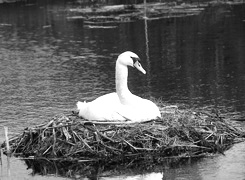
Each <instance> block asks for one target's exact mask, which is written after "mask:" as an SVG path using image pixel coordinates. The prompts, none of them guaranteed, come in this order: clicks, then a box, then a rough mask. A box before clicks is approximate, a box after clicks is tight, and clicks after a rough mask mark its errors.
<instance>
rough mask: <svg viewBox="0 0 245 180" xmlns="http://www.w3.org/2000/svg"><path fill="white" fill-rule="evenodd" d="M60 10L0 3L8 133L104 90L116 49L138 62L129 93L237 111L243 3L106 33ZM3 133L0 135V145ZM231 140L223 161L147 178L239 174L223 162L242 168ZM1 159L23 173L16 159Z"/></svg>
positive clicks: (2, 95)
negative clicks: (142, 71) (142, 69)
mask: <svg viewBox="0 0 245 180" xmlns="http://www.w3.org/2000/svg"><path fill="white" fill-rule="evenodd" d="M69 8H71V5H67V4H65V3H63V2H62V1H59V2H56V3H55V4H36V5H34V6H16V5H9V6H2V5H1V6H0V117H1V119H0V126H8V127H9V129H10V131H11V132H12V134H14V132H17V131H20V130H22V129H23V128H24V127H27V126H33V125H35V124H38V123H41V122H42V121H44V120H46V119H49V118H51V117H52V116H54V115H56V114H59V113H64V112H70V110H71V109H73V108H74V107H75V103H76V101H78V100H88V101H89V100H92V99H94V98H96V97H98V96H100V95H103V94H105V93H108V92H111V91H114V90H115V87H114V80H115V79H114V65H115V60H116V58H117V55H118V54H119V53H121V52H123V51H125V50H131V51H133V52H135V53H137V54H138V55H139V56H140V57H141V59H142V60H144V59H145V61H143V63H142V64H143V66H144V67H145V69H146V70H147V74H146V75H145V76H144V75H141V74H139V73H137V72H136V71H132V70H131V69H130V72H129V73H130V76H129V88H130V89H131V90H132V92H133V93H135V94H137V95H140V96H145V97H154V98H161V99H163V100H164V101H166V102H169V103H171V104H175V103H184V104H189V105H191V106H196V107H200V106H213V107H219V108H223V109H228V110H232V111H238V112H241V113H243V114H244V113H245V111H244V109H245V71H244V69H245V61H244V59H245V7H244V5H237V6H229V7H227V6H221V7H219V8H217V7H213V8H209V9H208V10H207V11H206V12H203V13H201V14H200V15H199V16H189V17H183V18H169V19H159V20H147V21H143V20H142V21H136V22H129V23H117V24H115V28H110V29H90V28H89V27H87V26H85V25H84V23H83V20H81V19H73V20H72V19H67V17H68V16H70V12H69V11H68V9H69ZM146 30H147V31H146ZM146 32H147V33H146ZM146 42H147V43H146ZM3 137H4V135H3V132H2V131H0V142H2V140H3ZM241 146H243V145H240V146H239V145H238V146H235V147H236V148H237V149H236V148H233V149H231V150H230V151H229V152H227V153H228V157H226V156H219V157H218V158H216V157H215V158H213V159H205V160H204V161H200V162H198V163H194V164H190V165H184V166H181V167H178V168H177V167H175V168H170V169H168V170H167V171H164V170H163V171H161V173H160V174H159V173H156V174H155V175H156V176H157V177H158V176H161V175H162V176H164V177H165V175H168V173H169V179H178V178H182V179H196V177H197V175H198V177H200V178H198V179H212V178H213V179H216V177H217V178H220V179H223V176H222V174H224V177H225V176H226V175H227V176H228V174H227V171H222V170H221V169H223V168H225V169H230V170H231V171H234V172H231V174H232V173H235V174H237V176H236V177H238V178H239V177H242V176H243V175H244V170H242V169H239V168H232V167H231V168H230V167H229V164H230V163H231V164H232V165H231V166H233V165H234V166H235V165H236V164H237V165H236V166H237V167H238V166H241V167H242V166H244V164H242V163H243V162H240V160H241V158H243V159H244V153H243V152H242V151H240V150H239V149H241V148H243V147H241ZM236 151H239V154H240V156H239V157H238V156H236V154H237V152H236ZM229 155H230V156H229ZM229 157H232V158H231V159H229ZM11 161H13V163H11V164H13V166H14V167H15V166H18V167H21V168H23V169H24V167H23V164H22V165H19V164H18V163H20V162H19V161H18V160H13V159H12V160H11ZM206 164H207V165H206ZM210 164H212V166H210ZM210 167H213V168H210ZM220 167H222V168H220ZM21 168H20V171H24V170H23V169H21ZM192 169H194V170H192ZM210 171H212V172H213V171H215V172H213V173H212V175H211V174H209V172H210ZM162 172H163V173H162ZM29 173H30V172H29V171H28V172H25V174H29ZM152 175H153V174H152ZM232 175H233V174H232ZM232 175H229V176H230V177H232ZM16 176H17V175H16ZM0 177H1V176H0ZM23 177H27V176H26V175H23ZM120 178H121V177H118V179H120ZM129 178H130V177H129ZM140 178H142V176H140V177H137V176H136V177H135V179H140ZM58 179H59V178H58ZM148 179H149V178H148Z"/></svg>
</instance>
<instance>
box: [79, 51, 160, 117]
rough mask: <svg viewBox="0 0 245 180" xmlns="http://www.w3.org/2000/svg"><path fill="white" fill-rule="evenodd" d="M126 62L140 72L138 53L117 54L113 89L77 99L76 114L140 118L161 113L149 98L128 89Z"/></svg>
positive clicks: (143, 71)
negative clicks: (88, 99)
mask: <svg viewBox="0 0 245 180" xmlns="http://www.w3.org/2000/svg"><path fill="white" fill-rule="evenodd" d="M128 66H130V67H134V68H136V69H137V70H139V71H140V72H142V73H143V74H146V71H145V70H144V69H143V67H142V66H141V64H140V58H139V57H138V55H136V54H135V53H133V52H131V51H126V52H124V53H122V54H120V55H119V56H118V58H117V61H116V73H115V79H116V92H113V93H109V94H105V95H102V96H100V97H98V98H97V99H95V100H93V101H91V102H88V103H87V102H86V101H84V102H80V101H78V102H77V110H78V112H79V113H78V115H79V116H80V117H82V118H84V119H87V120H91V121H93V120H96V121H99V120H103V121H127V122H143V121H148V120H152V119H157V118H160V117H161V114H160V111H159V108H158V107H157V105H156V104H155V103H153V102H152V101H150V100H148V99H143V98H141V97H139V96H136V95H134V94H132V93H131V92H130V91H129V89H128V84H127V80H128Z"/></svg>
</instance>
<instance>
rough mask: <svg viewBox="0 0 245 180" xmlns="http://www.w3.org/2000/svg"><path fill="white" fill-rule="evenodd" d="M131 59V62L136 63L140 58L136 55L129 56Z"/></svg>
mask: <svg viewBox="0 0 245 180" xmlns="http://www.w3.org/2000/svg"><path fill="white" fill-rule="evenodd" d="M131 58H132V59H133V62H134V63H136V62H137V61H138V62H140V58H137V57H131Z"/></svg>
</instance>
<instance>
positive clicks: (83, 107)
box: [77, 101, 87, 116]
mask: <svg viewBox="0 0 245 180" xmlns="http://www.w3.org/2000/svg"><path fill="white" fill-rule="evenodd" d="M86 109H87V103H86V101H84V102H81V101H78V102H77V110H78V112H79V114H78V115H79V116H83V114H84V113H85V112H86Z"/></svg>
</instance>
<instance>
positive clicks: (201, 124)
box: [2, 108, 245, 162]
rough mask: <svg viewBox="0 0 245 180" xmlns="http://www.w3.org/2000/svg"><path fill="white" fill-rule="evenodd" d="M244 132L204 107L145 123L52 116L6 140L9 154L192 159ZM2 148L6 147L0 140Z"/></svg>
mask: <svg viewBox="0 0 245 180" xmlns="http://www.w3.org/2000/svg"><path fill="white" fill-rule="evenodd" d="M244 137H245V133H244V131H243V130H241V129H240V128H239V127H237V126H236V125H235V124H234V123H232V122H231V121H228V120H226V119H225V118H223V117H221V116H220V115H218V114H216V113H209V112H207V111H195V112H194V111H191V110H186V109H185V110H180V109H178V108H174V110H172V111H171V112H169V111H168V112H166V111H164V110H163V108H162V118H161V119H158V120H152V121H148V122H144V123H125V122H102V121H100V122H98V121H97V122H95V121H94V122H91V121H87V120H84V119H81V118H79V117H77V116H76V115H75V114H71V115H57V116H55V117H53V118H52V119H51V120H50V121H48V122H45V123H43V124H41V125H37V126H36V127H31V128H26V129H25V130H24V131H23V133H22V134H20V135H17V136H15V137H12V138H11V139H10V141H9V143H10V150H11V152H12V153H13V154H15V155H19V156H21V157H31V156H34V157H42V158H43V157H44V158H53V159H59V158H62V159H66V160H79V161H84V162H86V161H98V160H105V161H113V160H115V161H117V160H118V158H123V159H124V158H129V159H130V158H132V157H140V156H142V155H146V154H147V155H154V156H158V157H173V156H178V157H196V156H203V155H206V154H210V153H217V152H220V153H223V152H224V151H225V150H226V149H228V148H230V147H231V145H233V144H234V143H236V142H239V141H242V140H244ZM2 146H3V147H4V148H5V149H6V147H5V143H3V144H2Z"/></svg>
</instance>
